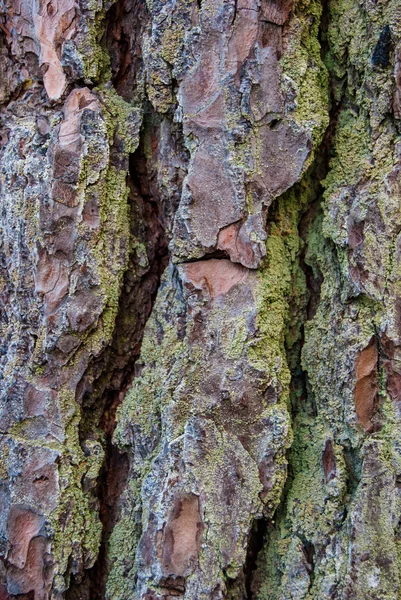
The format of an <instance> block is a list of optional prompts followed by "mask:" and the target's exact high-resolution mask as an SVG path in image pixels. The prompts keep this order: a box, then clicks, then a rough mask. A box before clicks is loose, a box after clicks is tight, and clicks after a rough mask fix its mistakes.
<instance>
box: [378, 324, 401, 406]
mask: <svg viewBox="0 0 401 600" xmlns="http://www.w3.org/2000/svg"><path fill="white" fill-rule="evenodd" d="M381 344H382V348H383V352H384V355H385V358H384V360H383V366H384V369H385V371H386V375H387V392H388V394H389V396H390V398H391V399H392V401H393V402H399V401H400V400H401V373H399V370H400V367H399V366H398V364H399V361H397V360H396V359H395V351H396V346H395V344H394V342H392V340H390V338H388V337H387V335H386V334H383V336H382V339H381Z"/></svg>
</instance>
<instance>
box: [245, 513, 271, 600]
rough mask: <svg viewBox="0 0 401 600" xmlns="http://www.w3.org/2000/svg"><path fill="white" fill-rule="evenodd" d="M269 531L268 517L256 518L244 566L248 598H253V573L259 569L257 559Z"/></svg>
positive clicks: (249, 599)
mask: <svg viewBox="0 0 401 600" xmlns="http://www.w3.org/2000/svg"><path fill="white" fill-rule="evenodd" d="M266 533H267V519H256V520H255V521H254V523H253V526H252V530H251V533H250V536H249V543H248V551H247V555H246V561H245V566H244V576H245V590H246V598H247V600H253V598H254V594H253V592H252V579H253V574H254V572H255V571H256V569H257V560H258V556H259V553H260V551H261V550H262V548H263V544H264V542H265V538H266Z"/></svg>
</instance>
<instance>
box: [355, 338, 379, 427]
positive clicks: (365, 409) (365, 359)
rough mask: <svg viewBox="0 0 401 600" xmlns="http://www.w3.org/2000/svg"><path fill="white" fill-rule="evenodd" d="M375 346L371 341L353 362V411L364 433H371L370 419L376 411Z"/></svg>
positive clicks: (376, 354)
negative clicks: (354, 381)
mask: <svg viewBox="0 0 401 600" xmlns="http://www.w3.org/2000/svg"><path fill="white" fill-rule="evenodd" d="M377 358H378V352H377V346H376V341H375V340H372V341H371V342H370V343H369V346H367V348H365V349H364V350H362V352H361V353H360V354H359V355H358V356H357V358H356V360H355V374H356V379H357V381H356V385H355V390H354V400H355V410H356V414H357V417H358V421H359V422H360V423H361V424H362V425H363V427H364V429H365V431H372V428H373V424H372V418H373V416H374V414H375V412H376V410H377V392H378V385H377Z"/></svg>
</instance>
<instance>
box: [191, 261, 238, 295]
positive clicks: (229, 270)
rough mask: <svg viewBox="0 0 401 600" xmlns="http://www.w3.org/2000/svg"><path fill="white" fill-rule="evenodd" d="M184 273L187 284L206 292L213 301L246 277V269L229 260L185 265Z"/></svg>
mask: <svg viewBox="0 0 401 600" xmlns="http://www.w3.org/2000/svg"><path fill="white" fill-rule="evenodd" d="M184 273H185V276H186V280H187V282H189V283H192V284H193V285H194V287H195V288H197V289H202V290H205V291H208V292H209V294H210V297H211V299H212V300H214V299H215V298H217V297H218V296H225V295H226V294H227V293H228V292H229V291H230V290H231V288H233V287H234V286H235V285H238V284H240V283H243V282H244V281H245V280H246V278H247V276H248V269H246V268H245V267H243V266H242V265H240V264H237V263H232V262H231V261H230V260H225V259H217V258H212V259H210V260H200V261H197V262H193V263H188V264H186V265H185V267H184Z"/></svg>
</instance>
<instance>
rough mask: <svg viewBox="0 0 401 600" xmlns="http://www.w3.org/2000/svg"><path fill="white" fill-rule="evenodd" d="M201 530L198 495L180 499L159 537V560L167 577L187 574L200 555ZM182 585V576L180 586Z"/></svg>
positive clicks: (176, 502)
mask: <svg viewBox="0 0 401 600" xmlns="http://www.w3.org/2000/svg"><path fill="white" fill-rule="evenodd" d="M202 530H203V527H202V522H201V517H200V510H199V498H198V497H197V496H195V495H194V494H191V495H189V496H186V497H184V498H177V499H176V501H175V504H174V507H173V509H172V511H171V513H170V515H169V519H168V521H167V524H166V526H165V528H164V531H163V532H159V533H161V535H158V540H157V542H158V543H157V554H158V559H159V561H160V562H161V564H162V570H163V573H164V574H165V575H166V576H174V577H178V578H182V577H183V576H185V575H187V574H188V572H189V570H190V569H191V566H192V565H193V564H194V563H195V562H196V561H197V558H198V554H199V549H200V542H201V534H202ZM183 585H184V584H183V580H182V579H179V587H180V588H182V586H183ZM169 587H172V586H171V582H170V586H169Z"/></svg>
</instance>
